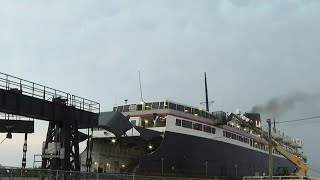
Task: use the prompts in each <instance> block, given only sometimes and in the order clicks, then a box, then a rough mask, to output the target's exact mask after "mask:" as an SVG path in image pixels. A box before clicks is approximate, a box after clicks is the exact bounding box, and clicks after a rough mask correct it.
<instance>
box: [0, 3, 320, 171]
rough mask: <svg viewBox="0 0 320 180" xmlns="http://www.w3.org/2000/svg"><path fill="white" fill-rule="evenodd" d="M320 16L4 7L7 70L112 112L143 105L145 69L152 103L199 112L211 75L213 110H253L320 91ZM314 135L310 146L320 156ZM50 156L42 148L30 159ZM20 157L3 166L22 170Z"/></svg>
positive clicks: (191, 8)
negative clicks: (127, 103) (121, 106)
mask: <svg viewBox="0 0 320 180" xmlns="http://www.w3.org/2000/svg"><path fill="white" fill-rule="evenodd" d="M319 9H320V2H319V1H300V0H299V1H298V0H297V1H294V0H290V1H276V0H275V1H263V2H262V1H241V2H240V1H196V2H195V1H185V0H183V1H158V2H155V1H152V2H150V1H103V2H102V1H73V2H72V1H68V2H39V1H33V2H32V1H28V3H21V2H13V1H10V2H4V1H2V2H0V64H1V67H0V68H1V69H0V71H2V72H3V71H4V72H7V73H10V74H12V75H16V76H20V77H23V78H25V79H28V80H31V81H35V82H38V83H41V84H45V85H47V86H50V87H54V88H58V89H61V90H63V91H67V92H70V93H72V94H77V95H79V96H84V97H87V98H89V99H93V100H96V101H99V102H100V103H101V106H102V110H110V109H111V107H112V106H113V104H114V103H115V99H117V102H118V103H120V102H122V101H123V100H124V99H129V101H138V100H139V85H138V74H137V71H138V70H141V72H142V81H143V89H144V99H146V100H154V99H172V100H175V101H179V102H182V103H186V104H191V105H198V106H199V102H201V101H203V100H204V95H203V94H204V93H203V77H202V76H203V72H204V71H207V75H208V83H209V84H208V86H209V91H210V92H209V93H210V98H211V99H212V100H215V102H216V103H215V104H214V105H213V106H212V107H211V109H214V110H224V111H233V110H234V109H236V108H239V107H240V108H242V109H250V108H251V106H252V104H257V103H258V102H266V101H268V97H276V96H278V95H281V94H286V93H287V92H313V91H317V90H318V89H320V84H319V80H318V76H319V66H320V62H319V61H318V56H319V55H318V54H319V51H320V46H319V42H320V36H319V35H318V34H319V32H320V24H319V23H318V19H319V18H320V11H319ZM299 102H302V101H299ZM298 104H299V103H298ZM306 109H308V108H306ZM314 112H317V111H314ZM306 113H307V112H306ZM309 113H311V112H309ZM306 115H308V114H306ZM283 118H288V116H286V115H284V116H283ZM293 118H294V117H293ZM39 129H40V128H39ZM44 129H45V128H44ZM306 129H307V128H306ZM288 131H290V129H289V130H288ZM293 133H295V132H293ZM309 134H310V133H303V134H302V135H303V137H301V138H306V139H310V140H308V141H305V145H306V148H309V149H311V148H313V149H316V148H314V147H313V146H314V142H316V140H314V141H313V140H312V138H313V137H312V135H309ZM35 136H39V137H44V136H45V134H44V133H39V132H38V131H37V133H36V134H35ZM1 137H3V135H0V138H1ZM13 141H14V140H13ZM16 141H18V142H20V141H19V140H16ZM6 143H10V142H9V141H8V142H6ZM22 144H23V142H22V141H21V145H19V146H16V148H11V149H12V154H21V148H22ZM31 146H33V145H32V144H30V147H31ZM318 148H319V147H318ZM7 150H8V149H7V148H3V146H1V147H0V154H5V152H6V151H7ZM14 151H15V152H14ZM40 152H41V147H38V146H34V148H33V150H32V151H28V153H29V154H28V157H32V156H33V154H38V153H40ZM311 156H313V157H317V154H316V153H313V154H312V155H311ZM15 157H16V159H15V158H14V157H10V158H7V157H4V156H0V159H1V161H5V162H8V164H9V165H15V166H19V165H20V160H21V157H19V156H15ZM4 159H6V160H4ZM28 162H32V159H30V160H28ZM317 162H320V160H319V159H316V158H315V160H314V161H313V163H314V164H316V165H317V166H320V165H319V164H317ZM0 163H2V162H0ZM10 163H11V164H10ZM2 164H4V163H2ZM30 164H31V163H30ZM30 164H28V165H30Z"/></svg>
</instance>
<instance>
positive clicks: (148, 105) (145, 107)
mask: <svg viewBox="0 0 320 180" xmlns="http://www.w3.org/2000/svg"><path fill="white" fill-rule="evenodd" d="M151 105H152V103H146V104H145V106H144V109H145V110H150V109H151Z"/></svg>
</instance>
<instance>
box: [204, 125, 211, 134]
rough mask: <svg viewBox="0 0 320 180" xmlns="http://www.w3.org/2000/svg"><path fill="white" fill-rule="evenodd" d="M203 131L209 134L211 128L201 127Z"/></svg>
mask: <svg viewBox="0 0 320 180" xmlns="http://www.w3.org/2000/svg"><path fill="white" fill-rule="evenodd" d="M203 131H204V132H207V133H211V127H210V126H206V125H204V126H203Z"/></svg>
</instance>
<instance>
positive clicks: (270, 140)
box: [267, 119, 273, 180]
mask: <svg viewBox="0 0 320 180" xmlns="http://www.w3.org/2000/svg"><path fill="white" fill-rule="evenodd" d="M267 123H268V127H269V180H272V175H273V162H272V160H273V157H272V139H271V138H272V135H271V119H267Z"/></svg>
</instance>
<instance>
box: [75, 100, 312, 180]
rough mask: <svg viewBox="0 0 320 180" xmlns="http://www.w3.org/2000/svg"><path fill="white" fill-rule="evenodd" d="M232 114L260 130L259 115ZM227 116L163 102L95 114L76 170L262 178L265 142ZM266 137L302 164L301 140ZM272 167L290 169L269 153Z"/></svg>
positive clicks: (281, 158)
mask: <svg viewBox="0 0 320 180" xmlns="http://www.w3.org/2000/svg"><path fill="white" fill-rule="evenodd" d="M235 114H236V115H237V116H238V117H239V118H241V119H243V120H245V121H247V122H249V123H250V124H251V125H252V126H254V127H257V128H261V118H260V115H259V114H257V113H244V114H241V112H240V110H236V112H235ZM228 116H229V113H226V112H223V111H217V112H209V111H206V110H203V109H201V108H197V107H192V106H188V105H185V104H181V103H177V102H173V101H169V100H163V101H149V102H139V103H130V104H128V103H127V102H126V103H125V104H124V105H118V106H115V107H114V108H113V111H111V112H105V113H101V116H100V119H99V124H100V126H99V128H95V129H93V132H92V138H91V140H90V145H89V143H88V146H87V148H86V149H85V150H84V151H83V152H82V153H81V155H80V157H81V170H82V171H88V170H90V171H95V172H106V173H135V174H144V175H172V176H188V177H205V176H207V177H213V176H223V177H242V176H250V175H265V174H268V151H269V149H268V142H266V141H265V140H264V139H263V138H261V137H260V135H259V134H258V133H256V132H255V131H254V130H253V129H251V128H249V127H246V126H243V124H241V123H239V122H238V121H237V120H236V119H234V118H232V119H231V120H230V119H229V118H228ZM272 135H273V137H274V138H275V139H277V141H278V142H279V143H281V144H282V145H283V147H285V148H286V149H287V150H288V151H290V152H291V153H293V154H295V155H296V156H298V157H300V158H303V159H304V160H305V161H306V157H305V156H304V155H303V152H302V146H303V145H302V141H301V140H299V139H293V138H290V137H288V136H285V135H284V134H283V133H280V132H279V131H276V130H274V131H273V134H272ZM91 162H92V164H91ZM89 164H90V165H89ZM273 165H274V170H273V171H274V172H275V174H276V173H280V172H279V170H282V171H284V169H285V170H286V171H288V173H290V172H293V171H294V169H295V166H294V164H292V163H291V162H290V161H289V160H287V159H286V158H285V157H284V156H282V155H281V154H279V153H278V152H277V151H275V150H273ZM89 167H91V168H90V169H88V168H89Z"/></svg>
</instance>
